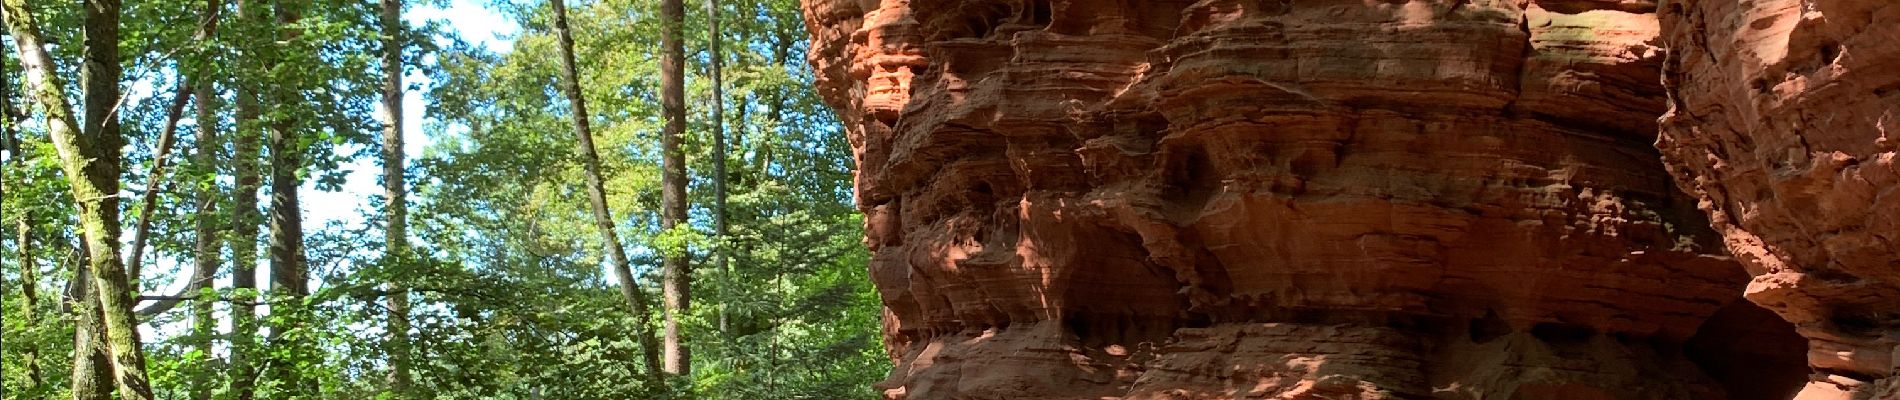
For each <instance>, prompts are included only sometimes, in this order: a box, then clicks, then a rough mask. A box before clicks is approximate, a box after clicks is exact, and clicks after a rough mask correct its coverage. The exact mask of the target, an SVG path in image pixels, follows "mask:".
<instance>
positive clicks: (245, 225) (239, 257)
mask: <svg viewBox="0 0 1900 400" xmlns="http://www.w3.org/2000/svg"><path fill="white" fill-rule="evenodd" d="M259 3H260V2H259V1H258V0H248V1H247V0H237V8H238V9H237V12H238V20H239V21H240V22H241V23H242V24H243V27H245V28H247V29H255V28H256V27H259V26H265V25H264V24H267V23H268V22H267V21H265V20H264V15H265V14H264V13H263V12H262V11H263V6H262V5H261V4H259ZM238 43H241V44H243V45H242V46H243V47H241V48H242V49H243V53H242V55H241V56H240V57H239V59H238V60H237V63H235V65H239V66H240V68H239V71H240V72H241V73H239V74H234V75H233V78H232V83H233V87H234V88H235V90H234V92H235V94H234V95H233V96H232V97H233V102H234V104H232V113H233V114H234V115H233V116H234V118H235V121H236V124H235V125H234V126H235V127H236V129H235V130H234V132H235V133H236V136H235V137H234V138H233V140H232V144H231V147H232V150H233V154H232V156H231V175H232V176H233V182H234V187H233V188H232V189H233V193H232V194H231V199H232V202H231V238H230V239H229V240H230V246H231V287H232V289H234V290H233V292H234V293H233V294H232V297H233V301H232V303H231V366H230V367H229V368H228V369H227V371H228V372H227V374H228V375H229V376H228V378H227V379H230V381H231V392H232V394H233V395H232V397H233V398H236V399H238V400H251V398H252V396H253V394H254V392H253V390H252V389H253V387H254V386H255V382H256V380H257V371H256V368H255V367H254V366H252V363H251V358H253V356H252V353H253V352H254V351H255V350H256V349H257V345H256V337H257V329H258V324H257V305H256V298H257V297H256V294H257V233H258V232H257V230H258V228H257V227H258V225H259V223H260V221H259V215H258V214H259V213H258V209H257V191H258V187H259V186H260V184H259V177H258V175H259V171H258V147H259V142H260V141H261V139H262V137H263V135H262V134H261V133H260V132H259V129H260V128H261V126H260V124H259V121H258V104H257V96H258V90H257V86H258V82H257V79H256V78H254V77H253V76H254V73H256V72H258V71H260V70H259V69H257V66H259V65H261V63H262V61H263V60H262V57H260V54H259V52H260V49H259V48H258V47H260V46H258V45H256V40H255V39H254V38H242V39H241V40H239V41H238ZM247 77H248V78H249V79H250V81H245V80H244V79H246V78H247Z"/></svg>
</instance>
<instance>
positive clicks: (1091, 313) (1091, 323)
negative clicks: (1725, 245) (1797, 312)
mask: <svg viewBox="0 0 1900 400" xmlns="http://www.w3.org/2000/svg"><path fill="white" fill-rule="evenodd" d="M1656 8H1657V4H1655V3H1653V2H1645V1H1640V0H1624V1H1615V0H1433V1H1427V0H1410V1H1401V0H1292V1H1287V0H1224V1H1223V0H1203V1H1121V0H1058V1H1043V0H971V1H951V0H931V1H926V0H857V1H853V0H806V1H805V3H804V10H805V13H806V15H805V17H806V20H807V22H808V26H809V27H810V32H811V35H812V38H813V40H812V45H811V46H812V47H811V62H812V64H813V67H814V68H816V69H817V72H818V74H817V76H818V86H819V90H820V92H821V94H822V95H823V96H824V98H825V99H826V101H827V102H828V103H830V104H831V105H832V106H833V107H834V108H836V109H837V110H838V113H839V115H840V117H841V119H842V120H843V122H844V124H845V126H846V128H847V131H848V133H849V137H850V141H851V145H852V147H853V149H854V151H855V152H856V156H857V164H858V168H859V170H858V171H857V185H856V188H857V192H856V193H857V200H858V202H859V206H860V207H861V208H862V209H863V210H864V212H865V213H866V224H865V231H866V243H867V245H868V246H869V247H870V248H871V249H872V250H873V252H874V257H873V261H872V263H871V266H870V276H871V277H872V279H873V280H874V281H875V282H876V284H877V287H878V289H879V291H880V294H881V295H882V297H883V299H884V304H885V308H886V314H885V318H884V321H885V327H884V332H885V342H886V344H887V345H888V347H889V349H890V351H891V357H892V359H893V361H894V362H895V363H896V368H895V370H894V372H893V373H892V375H891V377H890V379H889V380H887V381H885V382H883V383H881V384H879V386H878V387H879V388H880V389H882V390H883V393H884V395H885V396H886V397H888V398H910V399H1215V398H1270V399H1417V398H1428V399H1524V400H1536V399H1723V398H1731V399H1771V398H1779V399H1785V398H1788V397H1789V396H1790V395H1792V393H1794V391H1795V390H1797V389H1799V388H1800V387H1801V385H1802V383H1803V382H1804V381H1806V380H1807V375H1808V369H1807V368H1806V367H1805V365H1804V364H1803V362H1802V354H1803V350H1804V349H1803V347H1802V346H1803V343H1802V341H1801V338H1800V337H1799V336H1795V335H1794V332H1793V328H1791V327H1789V326H1787V325H1786V324H1785V323H1783V322H1781V321H1780V320H1779V319H1777V318H1775V317H1774V314H1771V313H1768V312H1766V311H1763V310H1761V309H1759V308H1755V307H1754V306H1753V305H1751V304H1749V303H1747V302H1745V301H1742V300H1741V295H1740V294H1741V292H1742V289H1743V287H1744V286H1745V285H1746V284H1747V283H1746V282H1747V280H1748V276H1747V274H1746V273H1745V272H1744V269H1743V268H1742V267H1741V266H1738V265H1736V263H1735V262H1733V261H1732V260H1730V259H1729V258H1728V257H1726V256H1724V255H1723V254H1724V253H1723V250H1722V245H1721V244H1720V243H1719V241H1718V237H1719V236H1718V235H1716V234H1715V233H1714V232H1712V231H1710V230H1709V229H1708V227H1709V222H1708V221H1706V220H1704V219H1703V217H1702V215H1701V213H1699V212H1698V211H1697V210H1696V208H1695V207H1696V202H1695V201H1694V200H1693V199H1691V198H1689V197H1687V196H1684V195H1682V194H1680V191H1678V190H1677V189H1676V187H1675V186H1674V182H1673V179H1672V178H1671V177H1670V175H1669V174H1668V173H1667V172H1666V171H1665V169H1664V166H1663V165H1662V164H1661V162H1659V154H1658V153H1657V151H1656V149H1655V148H1654V147H1652V143H1653V142H1654V141H1655V140H1656V131H1657V122H1656V119H1655V116H1657V115H1661V114H1662V113H1663V112H1664V111H1665V109H1666V102H1665V99H1666V96H1665V93H1664V91H1663V89H1662V88H1661V86H1659V85H1658V81H1659V77H1658V75H1659V73H1658V71H1660V70H1661V69H1662V67H1663V64H1664V63H1665V56H1664V55H1665V52H1664V51H1663V49H1662V48H1661V47H1660V45H1661V42H1660V41H1659V26H1658V21H1657V17H1656V16H1655V14H1654V12H1653V11H1654V10H1655V9H1656Z"/></svg>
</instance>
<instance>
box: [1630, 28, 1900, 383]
mask: <svg viewBox="0 0 1900 400" xmlns="http://www.w3.org/2000/svg"><path fill="white" fill-rule="evenodd" d="M1662 10H1663V11H1662V26H1663V27H1664V31H1665V33H1664V38H1665V39H1666V41H1667V44H1668V46H1669V47H1670V48H1671V49H1672V51H1671V54H1670V56H1669V57H1668V62H1666V69H1665V71H1666V72H1665V77H1666V78H1667V81H1666V84H1667V86H1668V87H1669V88H1670V90H1669V93H1670V98H1671V100H1672V101H1671V106H1672V107H1671V109H1670V111H1669V113H1668V115H1666V116H1665V117H1664V118H1663V122H1662V124H1663V126H1662V128H1663V130H1662V138H1661V140H1659V141H1658V142H1657V146H1658V147H1659V148H1660V149H1662V152H1663V155H1664V157H1665V158H1666V160H1667V163H1668V165H1669V166H1670V168H1671V169H1672V170H1673V171H1674V172H1675V173H1676V175H1677V176H1678V177H1679V179H1678V183H1679V184H1680V186H1681V187H1682V188H1683V189H1684V190H1686V191H1688V192H1689V193H1691V194H1693V195H1695V196H1696V197H1698V198H1699V199H1700V200H1701V204H1702V206H1701V207H1702V209H1703V210H1704V211H1707V212H1708V213H1709V216H1710V220H1711V221H1710V222H1712V223H1713V224H1714V227H1715V229H1716V230H1718V231H1720V232H1721V234H1722V235H1723V237H1724V238H1725V240H1724V242H1725V243H1726V245H1727V247H1728V249H1729V250H1730V251H1731V252H1733V253H1734V254H1735V255H1736V256H1737V257H1736V258H1737V259H1739V260H1740V261H1741V262H1742V264H1743V265H1744V266H1746V267H1747V268H1748V272H1749V273H1750V274H1751V275H1754V280H1753V281H1752V282H1751V283H1750V284H1749V285H1748V289H1747V296H1748V299H1749V300H1752V301H1754V302H1755V303H1758V304H1760V305H1762V306H1764V307H1767V308H1768V309H1770V310H1773V311H1774V312H1775V313H1777V314H1779V315H1780V316H1781V317H1782V318H1785V319H1787V320H1788V321H1790V322H1793V323H1794V325H1795V326H1796V327H1798V329H1799V331H1800V333H1801V335H1802V336H1805V337H1807V338H1808V339H1809V340H1810V342H1809V346H1808V350H1809V351H1808V353H1807V360H1808V363H1809V364H1810V365H1812V366H1813V368H1814V371H1815V372H1816V374H1815V376H1814V377H1813V382H1812V383H1809V384H1808V385H1807V388H1806V389H1804V390H1803V391H1802V393H1801V397H1800V398H1801V399H1803V400H1808V399H1813V400H1824V399H1847V398H1853V399H1870V398H1871V399H1900V379H1895V378H1894V375H1895V359H1896V357H1900V349H1896V347H1895V346H1896V344H1900V195H1895V194H1894V192H1895V188H1897V187H1900V168H1896V165H1895V153H1894V151H1895V149H1896V148H1900V142H1896V140H1900V138H1890V137H1889V136H1890V135H1891V134H1896V133H1900V2H1894V1H1888V0H1754V1H1712V0H1705V1H1673V2H1669V3H1665V4H1664V5H1663V8H1662Z"/></svg>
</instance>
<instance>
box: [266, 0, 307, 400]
mask: <svg viewBox="0 0 1900 400" xmlns="http://www.w3.org/2000/svg"><path fill="white" fill-rule="evenodd" d="M303 3H304V1H303V0H279V1H277V2H275V3H274V5H275V8H274V9H273V10H272V11H274V12H275V13H276V22H277V29H278V31H277V35H275V36H276V38H277V39H278V42H279V43H280V44H279V45H278V46H280V47H284V48H286V49H287V50H286V51H281V52H277V54H271V55H266V56H265V59H266V62H267V63H270V64H271V67H270V68H268V70H269V71H271V73H272V76H270V79H271V85H270V89H267V90H266V91H265V92H266V93H268V94H269V96H268V98H269V100H270V105H271V106H272V107H275V108H276V109H277V110H280V112H276V113H273V115H272V117H271V118H270V119H269V121H268V126H269V129H270V137H269V140H268V144H267V145H268V146H269V151H270V276H271V292H272V294H273V295H274V296H276V297H274V300H273V302H272V305H271V321H272V322H274V324H272V325H271V330H270V339H271V346H272V349H273V354H276V355H278V356H280V357H278V358H277V359H279V360H283V361H290V360H294V359H300V358H303V357H314V356H316V355H315V354H312V352H314V351H315V348H314V346H315V344H314V343H311V342H310V340H309V336H310V333H309V332H306V331H304V330H305V328H306V327H308V324H309V322H310V321H309V320H310V318H311V315H310V314H309V311H310V310H309V309H308V308H309V307H308V305H307V304H304V301H305V300H306V298H307V297H309V295H310V269H309V265H308V259H307V258H305V257H306V255H305V253H304V242H303V240H304V231H303V205H302V202H301V197H299V196H298V193H297V190H298V188H299V187H302V186H303V177H302V176H301V175H300V174H299V170H300V169H302V168H303V166H304V152H305V151H307V149H306V148H305V147H306V146H305V145H304V139H303V134H302V133H303V132H302V131H303V127H302V126H301V124H300V122H301V121H299V116H297V115H296V114H295V113H294V112H290V111H291V110H289V108H290V106H291V105H294V104H297V103H298V100H297V99H298V91H299V90H300V89H302V87H301V85H300V82H299V80H300V79H301V78H302V77H300V76H295V75H297V74H296V72H295V71H291V70H290V69H289V68H282V67H281V64H282V63H283V60H284V57H285V56H286V55H287V53H288V52H289V51H291V50H288V49H294V48H295V47H294V46H285V45H284V44H285V43H289V44H294V43H296V42H297V41H298V39H299V38H300V37H301V34H300V32H299V30H298V29H297V28H295V27H294V26H295V25H296V23H297V21H298V20H299V19H301V18H302V13H303V7H304V4H303ZM273 361H276V360H273ZM271 370H272V371H273V374H272V375H271V376H272V378H273V379H275V380H277V381H278V383H279V384H280V385H281V386H280V387H281V388H282V389H283V390H285V391H288V392H290V393H291V396H312V395H315V394H316V393H315V390H316V386H315V381H314V380H313V379H315V378H314V377H312V376H309V375H308V374H305V373H303V371H297V370H295V369H294V368H293V364H291V363H288V362H273V363H272V368H271Z"/></svg>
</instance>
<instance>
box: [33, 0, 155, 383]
mask: <svg viewBox="0 0 1900 400" xmlns="http://www.w3.org/2000/svg"><path fill="white" fill-rule="evenodd" d="M5 8H6V24H7V28H8V30H9V31H10V32H11V33H12V36H13V40H14V43H15V47H16V48H17V49H18V51H19V53H20V59H21V66H22V67H24V68H22V69H24V70H25V71H26V77H27V86H28V87H29V92H30V93H31V94H32V96H33V97H34V98H36V99H38V100H39V103H40V105H41V107H40V108H41V109H42V110H45V112H46V114H47V118H46V120H47V131H48V132H49V133H50V136H51V137H52V139H53V144H54V146H55V147H56V148H58V150H59V155H60V166H61V169H63V170H64V171H65V173H66V176H67V178H68V179H67V180H68V182H69V185H68V186H69V187H70V188H71V191H72V195H73V201H74V202H75V203H76V204H77V205H78V206H79V220H80V226H81V228H82V229H83V230H84V232H85V238H86V239H85V240H86V242H87V244H88V249H87V250H88V251H89V252H91V254H90V260H89V261H88V264H89V267H88V269H89V270H90V271H91V272H92V275H93V276H92V283H93V285H94V287H93V289H95V290H94V292H95V293H96V296H92V297H94V298H97V299H98V300H99V306H100V311H101V314H102V318H101V319H102V321H103V322H104V324H103V325H104V326H105V333H106V334H105V337H106V345H107V349H108V354H110V355H111V356H112V370H113V372H114V381H116V383H117V384H118V386H119V395H120V396H121V397H122V398H127V399H138V400H149V399H151V398H152V388H151V384H150V382H149V381H148V380H147V375H146V369H145V350H144V349H143V348H142V347H141V346H140V343H139V332H138V321H137V319H136V318H135V317H134V316H133V310H132V306H133V298H132V293H133V291H134V290H135V289H136V288H135V287H133V286H132V284H131V282H129V278H130V277H129V276H128V275H127V274H126V268H125V264H124V262H123V260H121V259H119V255H118V250H119V245H118V237H119V227H120V226H119V201H118V192H119V169H120V163H121V162H122V160H121V159H120V154H119V148H120V146H121V144H122V143H123V141H124V138H123V137H120V133H119V131H118V118H117V117H116V116H115V115H116V114H117V110H118V103H119V100H120V93H119V75H120V73H121V72H120V66H119V2H118V1H117V0H86V1H85V2H84V7H83V8H84V9H85V12H84V16H85V23H84V31H85V40H84V43H83V45H84V46H83V47H84V53H85V63H84V65H83V66H82V67H81V68H80V75H81V77H82V79H83V81H82V86H83V87H84V95H83V97H82V100H83V101H84V102H85V105H86V112H85V115H86V120H85V121H86V125H84V126H83V128H82V126H80V125H79V123H78V121H79V120H78V119H77V118H74V117H73V112H72V105H71V104H70V103H68V102H67V100H66V96H65V89H64V84H63V83H62V82H61V79H60V78H59V76H57V73H55V72H54V68H53V57H52V55H50V54H48V53H47V51H46V44H45V40H44V39H43V38H42V36H41V34H40V28H39V23H38V21H36V20H35V18H34V16H33V14H32V13H31V12H30V10H28V9H27V5H26V0H5Z"/></svg>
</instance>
